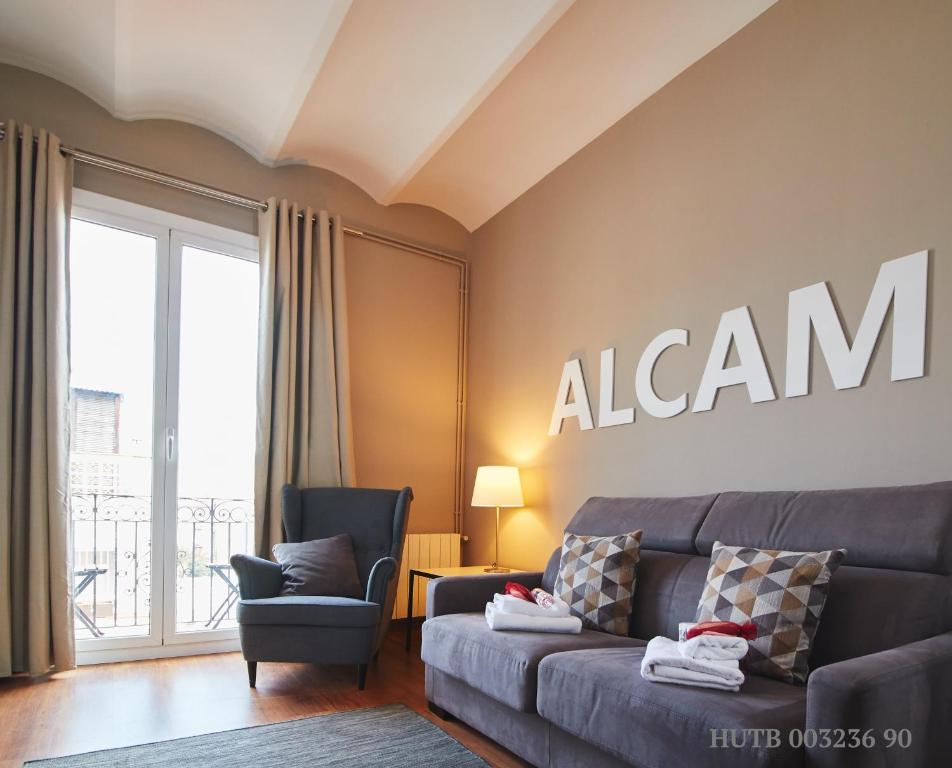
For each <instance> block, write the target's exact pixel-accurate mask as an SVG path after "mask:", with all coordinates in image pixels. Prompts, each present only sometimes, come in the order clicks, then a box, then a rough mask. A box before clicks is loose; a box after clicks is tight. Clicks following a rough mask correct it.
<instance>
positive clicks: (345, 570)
mask: <svg viewBox="0 0 952 768" xmlns="http://www.w3.org/2000/svg"><path fill="white" fill-rule="evenodd" d="M272 551H273V552H274V556H275V559H276V560H277V561H278V562H279V563H281V572H282V574H283V576H284V583H283V584H282V585H281V591H280V594H281V595H328V596H333V597H353V598H360V597H363V590H362V589H361V587H360V577H359V576H358V575H357V560H356V558H355V557H354V542H353V540H352V539H351V537H350V534H349V533H341V534H338V535H337V536H331V537H329V538H326V539H315V540H314V541H303V542H300V543H292V544H275V545H274V548H273V550H272Z"/></svg>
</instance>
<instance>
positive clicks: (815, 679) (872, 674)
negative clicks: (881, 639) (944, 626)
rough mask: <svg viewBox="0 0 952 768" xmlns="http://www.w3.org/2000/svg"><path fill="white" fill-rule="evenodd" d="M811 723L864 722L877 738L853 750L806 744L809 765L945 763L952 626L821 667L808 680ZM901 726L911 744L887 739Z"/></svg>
mask: <svg viewBox="0 0 952 768" xmlns="http://www.w3.org/2000/svg"><path fill="white" fill-rule="evenodd" d="M806 728H807V733H810V731H816V732H819V731H820V730H821V729H827V730H835V729H841V730H846V731H848V730H849V729H851V728H853V729H860V731H859V732H860V736H862V735H863V734H864V733H866V731H870V735H871V736H872V738H873V739H875V746H870V747H863V746H858V747H855V748H852V749H850V748H845V749H844V748H833V747H826V748H821V747H820V746H819V745H818V746H816V747H813V748H810V747H809V746H808V747H807V765H810V766H821V767H824V766H834V765H835V766H837V768H840V767H841V766H845V767H846V768H852V767H853V766H856V768H877V767H878V766H903V768H907V767H908V768H916V766H922V768H927V767H928V766H934V765H942V764H943V761H944V760H947V759H948V756H949V755H950V754H952V632H946V633H944V634H942V635H937V636H935V637H931V638H929V639H928V640H920V641H918V642H915V643H909V644H908V645H903V646H900V647H899V648H893V649H891V650H888V651H881V652H880V653H873V654H870V655H868V656H859V657H857V658H855V659H848V660H846V661H841V662H838V663H836V664H830V665H828V666H825V667H820V668H819V669H818V670H816V671H815V672H813V674H811V675H810V678H809V682H808V684H807V721H806ZM904 729H907V730H908V732H909V737H910V743H909V745H908V746H900V745H899V744H898V743H896V744H893V746H889V743H890V741H892V739H890V738H888V736H889V734H887V731H889V733H891V734H896V733H898V732H899V731H902V730H904ZM903 743H905V742H903ZM943 755H944V756H945V757H943Z"/></svg>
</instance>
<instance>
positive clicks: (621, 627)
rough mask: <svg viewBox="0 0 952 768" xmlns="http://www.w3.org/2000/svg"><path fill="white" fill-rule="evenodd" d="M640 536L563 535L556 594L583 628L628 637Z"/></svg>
mask: <svg viewBox="0 0 952 768" xmlns="http://www.w3.org/2000/svg"><path fill="white" fill-rule="evenodd" d="M641 533H642V532H641V531H634V532H633V533H623V534H621V535H620V536H578V535H576V534H574V533H566V534H565V536H564V538H563V539H562V557H561V559H560V561H559V575H558V577H557V578H556V580H555V594H556V595H557V596H558V597H560V598H562V599H563V600H564V601H565V602H567V603H568V604H569V607H570V608H571V609H572V613H573V614H574V615H575V616H578V617H579V618H580V619H581V620H582V625H583V626H584V627H587V628H588V629H600V630H603V631H605V632H611V633H612V634H613V635H627V634H628V620H629V616H630V615H631V599H632V596H633V595H634V594H635V569H636V567H637V565H638V558H639V556H640V550H641Z"/></svg>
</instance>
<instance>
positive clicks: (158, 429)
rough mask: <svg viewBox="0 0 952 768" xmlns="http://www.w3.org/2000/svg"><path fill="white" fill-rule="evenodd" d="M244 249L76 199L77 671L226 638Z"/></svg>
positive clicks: (205, 233)
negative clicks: (88, 664) (82, 665)
mask: <svg viewBox="0 0 952 768" xmlns="http://www.w3.org/2000/svg"><path fill="white" fill-rule="evenodd" d="M255 245H256V243H255V239H254V238H253V237H251V236H249V235H244V234H241V233H235V232H231V231H229V230H224V229H220V228H217V227H212V226H210V225H205V224H202V223H200V222H194V221H191V220H188V219H183V218H181V217H176V216H173V215H171V214H167V213H164V212H159V211H154V210H151V209H148V208H142V207H140V206H135V205H132V204H129V203H124V202H122V201H117V200H112V199H110V198H105V197H102V196H98V195H92V194H90V193H85V192H82V191H81V190H77V194H76V198H75V200H74V211H73V222H72V231H71V249H70V279H71V293H72V295H71V318H70V319H71V329H70V335H71V338H70V342H71V358H72V359H71V363H72V365H71V368H72V371H71V381H70V386H71V395H72V397H71V403H72V414H71V416H72V423H71V456H70V459H71V462H70V467H71V494H72V503H71V507H72V509H71V518H72V534H73V570H74V579H75V582H74V597H75V599H74V602H75V610H74V612H75V620H76V621H75V625H76V638H77V648H78V651H79V653H80V660H81V661H83V660H84V656H85V660H87V661H105V660H109V659H110V658H133V657H136V656H137V655H138V656H143V657H147V656H154V655H172V654H174V653H184V652H191V650H190V649H191V648H192V647H193V646H195V647H196V650H202V649H204V650H210V647H209V646H210V644H214V643H218V644H221V643H226V644H227V643H228V642H234V638H236V637H237V632H236V629H235V621H234V617H235V597H236V584H237V582H236V579H235V576H234V573H233V572H232V571H231V569H230V567H229V564H228V561H229V558H230V556H231V555H232V554H235V553H236V552H249V551H251V549H252V546H253V539H254V520H253V504H252V491H253V479H254V430H255V366H256V349H257V307H258V264H257V252H256V249H255ZM183 643H188V644H190V645H189V646H186V645H183ZM216 650H217V648H216ZM110 654H113V655H110Z"/></svg>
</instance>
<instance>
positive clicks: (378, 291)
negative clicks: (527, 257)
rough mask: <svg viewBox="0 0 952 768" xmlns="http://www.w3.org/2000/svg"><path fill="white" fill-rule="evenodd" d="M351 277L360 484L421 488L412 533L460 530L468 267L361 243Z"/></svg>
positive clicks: (354, 250) (350, 250)
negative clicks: (456, 524)
mask: <svg viewBox="0 0 952 768" xmlns="http://www.w3.org/2000/svg"><path fill="white" fill-rule="evenodd" d="M347 280H348V283H347V288H348V291H347V293H348V315H349V317H350V329H349V330H350V365H351V394H352V410H353V418H354V444H355V445H356V446H357V456H356V459H357V479H358V482H359V483H360V485H363V486H371V487H376V488H396V487H401V486H403V485H410V486H412V487H413V490H414V495H415V498H414V502H413V506H412V508H411V509H412V512H411V515H410V525H409V531H410V532H411V533H430V532H436V531H452V530H453V502H454V499H455V493H456V393H457V389H456V382H457V379H456V376H457V360H458V356H457V349H458V347H457V345H458V339H459V337H458V329H459V322H458V320H459V270H458V269H457V268H456V267H454V266H452V265H450V264H447V263H445V262H440V261H436V260H434V259H427V258H423V257H420V256H417V255H414V254H412V253H407V252H404V251H396V252H395V251H394V250H393V249H391V248H387V247H385V246H382V245H378V244H376V243H372V242H368V241H361V240H352V241H348V243H347Z"/></svg>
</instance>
